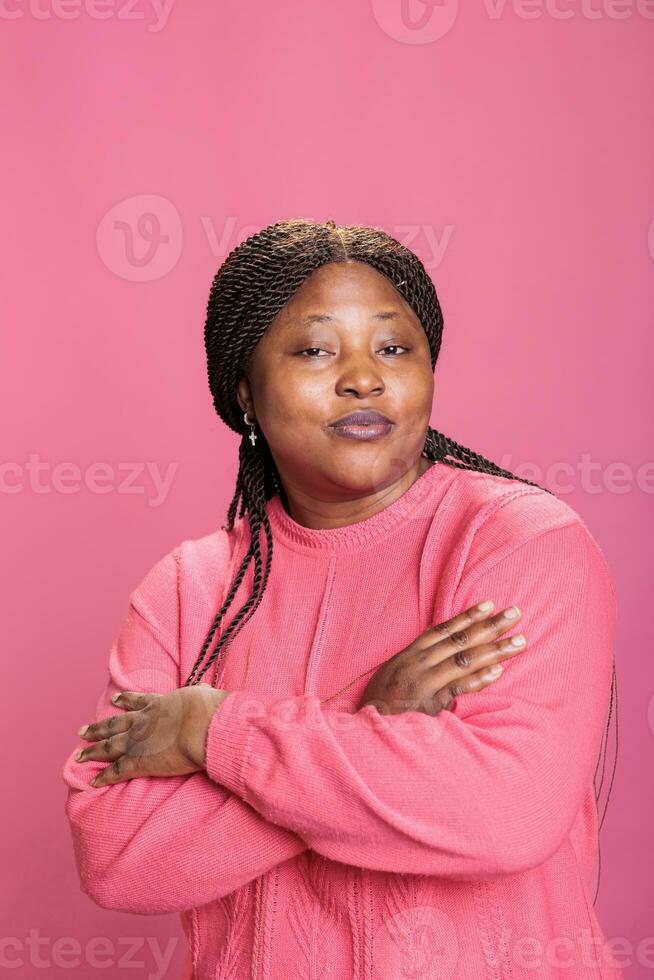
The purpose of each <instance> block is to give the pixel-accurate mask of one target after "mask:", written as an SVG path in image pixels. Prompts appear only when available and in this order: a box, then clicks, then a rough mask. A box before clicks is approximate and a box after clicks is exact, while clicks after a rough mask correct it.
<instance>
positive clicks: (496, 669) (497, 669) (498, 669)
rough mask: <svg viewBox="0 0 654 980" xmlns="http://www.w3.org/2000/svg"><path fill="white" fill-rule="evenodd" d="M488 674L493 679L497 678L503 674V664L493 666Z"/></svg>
mask: <svg viewBox="0 0 654 980" xmlns="http://www.w3.org/2000/svg"><path fill="white" fill-rule="evenodd" d="M488 673H489V675H490V676H491V677H497V676H498V675H499V674H501V673H502V664H493V666H492V667H490V668H489V670H488Z"/></svg>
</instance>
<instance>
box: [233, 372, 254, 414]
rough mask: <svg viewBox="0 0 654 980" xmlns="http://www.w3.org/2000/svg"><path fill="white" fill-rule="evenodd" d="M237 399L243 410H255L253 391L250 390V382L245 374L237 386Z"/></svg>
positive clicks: (251, 411)
mask: <svg viewBox="0 0 654 980" xmlns="http://www.w3.org/2000/svg"><path fill="white" fill-rule="evenodd" d="M236 400H237V401H238V403H239V405H240V407H241V411H242V412H248V411H249V412H250V413H251V414H254V412H253V408H254V405H253V402H252V391H251V390H250V382H249V381H248V379H247V378H246V377H245V376H243V377H242V378H241V380H240V381H239V383H238V384H237V386H236Z"/></svg>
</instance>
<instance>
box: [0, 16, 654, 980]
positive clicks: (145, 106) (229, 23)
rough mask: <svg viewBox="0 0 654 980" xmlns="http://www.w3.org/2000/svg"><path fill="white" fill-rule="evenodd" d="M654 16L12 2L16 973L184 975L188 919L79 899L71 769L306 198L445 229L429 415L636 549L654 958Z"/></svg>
mask: <svg viewBox="0 0 654 980" xmlns="http://www.w3.org/2000/svg"><path fill="white" fill-rule="evenodd" d="M568 15H569V16H568ZM653 18H654V5H653V4H652V3H651V2H650V3H648V2H646V0H640V2H637V0H633V2H630V0H620V2H619V3H618V2H617V0H592V2H591V0H585V2H583V3H582V2H581V0H578V2H577V0H566V2H565V3H563V2H560V3H558V5H555V4H554V3H553V2H551V0H547V2H546V0H543V3H542V4H540V5H539V3H538V2H535V3H534V2H530V3H529V4H527V3H525V4H524V5H522V4H520V3H518V2H517V0H516V2H510V0H506V2H505V3H503V2H501V0H495V2H491V0H480V2H478V3H470V4H466V6H465V9H464V8H463V5H461V9H457V5H456V3H454V2H452V0H443V3H442V4H436V5H433V4H429V5H424V4H423V3H421V2H419V0H411V2H410V3H407V2H405V3H404V4H402V3H401V2H400V0H386V2H382V0H373V2H370V0H368V2H361V3H341V4H327V3H322V2H318V0H303V2H299V0H296V2H290V0H277V2H276V3H274V4H259V5H256V4H255V5H253V4H244V3H242V2H240V0H222V2H221V3H220V4H213V5H203V4H201V3H199V2H186V3H181V2H177V3H175V2H174V0H173V3H172V4H170V3H168V4H164V5H163V6H162V5H158V6H157V4H156V3H154V2H153V0H137V2H136V3H134V4H133V3H130V4H128V3H127V2H126V0H105V2H104V3H103V5H102V6H100V5H98V6H97V7H95V6H94V5H93V4H92V3H91V0H66V2H65V3H64V2H62V0H38V3H37V0H7V2H6V4H5V5H4V6H3V7H2V12H1V13H0V20H2V21H3V23H2V24H1V25H0V26H1V27H2V31H1V35H0V38H1V39H0V45H1V49H2V57H1V59H0V62H1V64H2V69H1V71H2V74H3V83H4V86H3V87H4V91H5V93H11V97H10V98H5V99H4V100H3V106H2V110H1V111H2V123H3V131H4V136H5V145H4V151H3V166H4V169H5V174H4V179H3V181H2V183H1V185H0V187H1V189H0V193H1V194H2V213H3V219H4V220H3V225H4V236H3V246H4V253H5V254H4V257H3V260H2V271H3V273H4V279H5V291H6V300H5V303H4V308H5V317H4V330H3V343H2V359H1V366H0V371H1V375H0V380H1V382H2V384H1V390H2V392H3V395H4V397H5V399H6V405H5V407H4V412H3V417H4V419H5V422H6V421H7V419H8V418H9V417H11V425H10V426H7V425H5V428H4V432H3V445H2V469H1V473H2V480H1V483H2V494H1V496H0V505H1V507H2V513H3V516H4V523H3V552H4V561H3V573H4V583H3V588H2V594H3V598H4V599H5V604H4V610H5V611H4V617H3V620H4V626H5V630H4V635H5V641H4V657H3V664H4V675H5V676H4V683H3V687H4V690H5V694H6V695H7V697H6V698H5V707H4V711H3V723H4V726H5V733H4V742H3V744H4V746H5V753H4V766H5V776H4V788H5V805H4V806H3V808H2V823H3V826H2V867H3V878H4V888H3V907H2V930H1V935H2V937H3V940H2V944H1V950H2V952H0V958H2V963H1V964H0V968H1V969H3V970H4V969H12V970H13V976H14V977H16V978H18V977H20V978H32V977H35V976H43V975H46V974H45V973H43V972H42V971H43V970H45V971H46V973H47V975H48V976H49V977H53V978H58V977H66V978H70V977H80V978H83V980H88V978H90V977H95V976H96V975H97V976H102V977H104V978H105V980H107V978H115V977H116V978H117V977H123V976H125V975H126V973H125V971H126V970H129V969H132V970H134V964H135V963H138V962H139V961H140V962H141V967H140V968H139V969H138V970H137V971H136V973H132V974H129V975H138V976H147V977H151V978H155V977H157V978H160V977H164V976H165V977H167V978H175V977H177V976H178V974H179V971H180V969H181V963H182V961H183V958H184V951H185V949H184V943H183V941H182V939H181V936H182V934H181V930H180V928H179V925H178V920H177V917H176V916H155V917H141V916H132V915H127V914H122V913H117V912H110V911H106V910H102V909H100V908H98V907H97V906H95V905H94V904H93V903H92V902H91V901H90V900H89V899H87V898H86V896H84V895H83V894H82V893H81V892H80V888H79V883H78V879H77V874H76V870H75V865H74V858H73V852H72V846H71V841H70V835H69V830H68V826H67V823H66V821H65V817H64V812H63V807H64V799H65V788H64V785H63V782H62V779H61V767H62V765H63V762H64V759H65V758H66V756H67V755H68V753H69V752H70V751H72V748H73V747H74V745H75V743H76V739H77V736H76V732H77V728H78V727H79V725H80V724H82V722H84V721H87V720H88V719H89V717H90V713H91V712H92V711H93V710H94V708H95V703H96V699H97V696H98V694H99V692H100V689H101V687H102V685H104V683H105V680H106V676H107V657H108V651H109V646H110V643H111V640H112V639H113V637H114V636H115V634H116V633H117V631H118V629H119V626H120V624H121V622H122V618H123V616H124V614H125V612H126V606H127V597H128V594H129V592H130V591H131V590H132V589H133V588H134V587H135V585H136V584H137V583H138V582H139V581H140V579H141V578H142V576H143V575H144V574H145V572H146V571H147V570H148V569H149V568H150V567H151V566H152V564H154V562H155V561H156V560H157V559H158V558H160V557H161V556H162V555H163V554H164V553H165V552H166V551H168V550H169V549H170V548H172V547H173V546H174V545H175V544H177V543H179V542H180V541H182V540H184V539H185V538H192V537H197V536H201V535H204V534H207V533H209V532H210V531H211V530H212V529H214V528H215V527H217V526H218V525H219V524H221V523H223V521H224V518H225V512H226V508H227V505H228V503H229V500H230V499H231V496H232V492H233V486H234V480H235V475H236V461H237V444H238V438H237V436H236V435H235V434H234V433H231V432H229V431H228V430H226V429H225V428H224V426H223V425H222V423H221V422H220V421H219V420H218V419H217V417H216V416H215V414H214V412H213V407H212V405H211V400H210V396H209V390H208V386H207V382H206V374H205V371H206V368H205V361H204V351H203V346H202V329H203V324H204V310H205V305H206V300H207V295H208V290H209V285H210V282H211V278H212V276H213V274H214V272H215V270H216V269H217V267H218V265H219V264H220V262H221V261H222V260H223V259H224V257H225V256H226V254H227V252H228V251H229V250H230V249H231V248H233V247H234V246H235V245H236V244H237V243H238V241H240V240H242V238H243V237H246V236H247V235H248V234H250V233H251V232H253V231H254V230H256V229H258V228H260V227H262V226H264V225H266V224H269V223H270V222H273V221H277V220H280V219H281V218H284V217H298V216H302V217H309V218H315V219H317V220H325V219H326V218H327V217H333V218H334V219H335V220H336V221H337V222H340V223H365V224H376V225H380V226H382V227H384V228H385V229H386V230H387V231H389V232H390V233H391V234H394V235H395V236H396V237H398V238H399V239H400V240H402V241H404V242H405V243H406V244H408V245H409V246H410V247H412V248H413V249H414V250H415V251H417V252H418V254H419V255H420V256H421V258H422V260H423V262H424V263H425V265H426V266H427V268H428V271H429V272H430V273H431V275H432V277H433V279H434V282H435V284H436V287H437V290H438V293H439V297H440V300H441V303H442V306H443V309H444V316H445V332H444V340H443V349H442V353H441V357H440V359H439V362H438V364H437V368H436V395H435V400H434V410H433V414H432V424H433V425H434V426H436V427H438V428H440V429H441V430H442V431H444V432H445V433H447V434H448V435H450V436H452V437H453V438H455V439H456V440H458V441H459V442H462V443H464V444H465V445H467V446H471V447H472V448H474V449H477V450H478V451H480V452H482V453H483V454H484V455H486V456H488V457H490V458H491V459H494V460H495V461H497V462H499V463H501V464H503V465H505V466H507V467H508V468H510V469H514V470H516V469H518V472H520V473H521V474H522V475H526V476H528V477H530V478H533V479H536V480H537V481H539V482H546V483H547V485H548V486H550V487H551V488H552V489H554V490H555V491H557V492H559V493H560V495H561V496H562V497H564V499H566V500H567V501H569V502H570V503H571V505H572V506H573V507H574V508H575V509H576V510H578V511H579V513H580V514H581V515H582V517H583V518H584V520H585V521H586V523H587V524H588V526H589V528H590V530H591V531H592V533H593V534H594V535H595V537H596V538H597V540H598V541H599V543H600V545H601V547H602V549H603V551H604V554H605V555H606V557H607V559H608V561H609V563H610V566H611V568H612V570H613V575H614V581H615V584H616V588H617V591H618V598H619V603H620V620H619V627H618V640H617V651H616V652H617V666H618V683H619V723H620V730H619V736H620V743H619V758H618V768H617V773H616V777H615V782H614V785H613V789H612V794H611V799H610V801H609V807H608V813H607V817H606V820H605V823H604V827H603V830H602V835H601V842H602V851H601V859H602V868H601V888H600V894H599V898H598V902H597V910H598V915H599V918H600V922H601V924H602V927H603V929H604V931H605V933H606V934H607V935H608V936H609V937H616V945H615V946H614V953H615V954H619V956H620V962H622V963H623V964H624V967H625V975H626V976H628V977H634V978H635V977H646V976H651V975H652V971H653V970H654V938H652V937H654V914H653V913H654V893H653V890H652V870H653V868H652V859H651V854H652V851H651V842H650V831H651V824H652V804H653V790H652V780H651V771H652V742H653V734H654V701H653V699H652V696H653V674H652V666H651V664H652V644H651V638H652V633H651V625H650V620H649V615H650V606H651V589H650V587H649V584H650V578H649V576H651V563H650V561H649V554H650V551H651V531H652V523H651V515H652V500H653V497H652V493H653V490H654V464H653V462H652V455H651V452H652V450H651V445H652V432H651V426H650V418H651V401H650V398H649V384H648V383H649V381H650V370H651V363H652V331H651V309H652V300H653V298H654V295H653V294H654V288H653V285H652V282H653V277H652V272H653V264H654V225H653V224H652V221H653V219H654V201H653V200H652V194H651V188H652V142H653V140H652V126H651V90H652V74H653V73H652V44H653V41H654V19H653ZM525 464H531V466H532V469H530V470H527V469H522V470H521V469H519V467H520V466H521V465H525ZM533 467H536V468H535V469H534V468H533ZM612 732H613V727H612ZM613 751H614V745H613V744H612V742H611V743H610V744H609V768H608V769H607V775H606V779H605V789H604V794H603V796H604V797H605V796H606V783H607V781H608V779H609V776H610V771H611V763H612V757H613ZM220 846H221V842H220V841H216V847H220ZM98 937H103V943H102V945H101V947H100V948H98ZM618 940H619V941H618ZM76 943H77V946H76V945H75V944H76ZM94 944H95V945H94ZM94 957H95V958H94ZM162 960H163V962H162ZM103 964H104V965H103Z"/></svg>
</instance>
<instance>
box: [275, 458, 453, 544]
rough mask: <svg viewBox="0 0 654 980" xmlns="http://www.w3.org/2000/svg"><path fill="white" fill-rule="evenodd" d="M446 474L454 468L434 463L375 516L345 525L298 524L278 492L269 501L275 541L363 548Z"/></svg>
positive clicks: (426, 494) (395, 523)
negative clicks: (309, 525)
mask: <svg viewBox="0 0 654 980" xmlns="http://www.w3.org/2000/svg"><path fill="white" fill-rule="evenodd" d="M446 476H448V477H450V478H451V477H452V476H453V473H452V467H450V466H447V465H446V464H444V463H438V462H435V463H433V464H432V466H430V467H429V469H428V470H425V472H424V473H422V474H421V475H420V476H419V477H418V479H417V480H415V481H414V482H413V483H412V484H411V486H410V487H409V489H408V490H405V491H404V493H403V494H402V495H401V496H400V497H398V498H397V499H396V500H394V501H393V502H392V503H391V504H389V505H388V507H384V509H383V510H380V511H377V513H376V514H373V515H372V517H368V518H366V519H365V520H363V521H357V522H356V523H354V524H347V525H345V526H344V527H334V528H309V527H305V526H304V525H303V524H298V522H297V521H295V520H293V518H292V517H291V516H290V514H288V513H287V512H286V510H285V509H284V505H283V504H282V501H281V499H280V497H279V495H278V494H276V495H275V496H274V497H271V498H270V500H268V502H267V504H266V511H267V513H268V518H269V520H270V526H271V528H272V533H273V540H275V539H277V540H279V541H281V542H284V543H287V544H289V545H290V546H291V547H293V548H295V549H296V550H302V551H305V550H307V551H317V550H319V551H323V552H330V553H333V552H335V551H345V550H347V549H352V548H357V547H360V546H361V545H363V544H367V543H368V542H370V541H373V540H374V539H375V538H378V537H380V536H381V535H383V534H387V533H388V532H390V531H392V530H393V529H394V528H395V527H397V526H398V525H399V524H400V523H401V522H402V521H403V520H404V518H406V516H407V515H408V514H409V513H411V512H412V511H413V510H415V508H416V507H418V506H419V504H420V503H422V501H423V500H425V499H426V498H427V497H428V495H429V493H430V491H433V490H434V488H435V486H436V485H437V484H438V483H439V482H440V481H442V480H443V479H444V478H445V477H446Z"/></svg>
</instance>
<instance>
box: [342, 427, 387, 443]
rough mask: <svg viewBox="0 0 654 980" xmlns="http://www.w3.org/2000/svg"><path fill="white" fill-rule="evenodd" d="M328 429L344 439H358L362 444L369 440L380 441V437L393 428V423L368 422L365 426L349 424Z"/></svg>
mask: <svg viewBox="0 0 654 980" xmlns="http://www.w3.org/2000/svg"><path fill="white" fill-rule="evenodd" d="M330 428H331V429H333V430H334V432H336V433H337V434H338V435H339V436H343V438H345V439H359V440H361V441H363V442H369V441H370V440H371V439H381V437H382V436H385V435H388V433H389V432H390V431H391V429H392V428H393V423H392V422H369V423H368V424H367V425H361V424H359V425H353V424H351V423H350V424H348V425H332V426H330Z"/></svg>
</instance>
